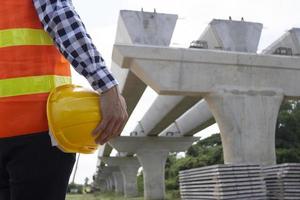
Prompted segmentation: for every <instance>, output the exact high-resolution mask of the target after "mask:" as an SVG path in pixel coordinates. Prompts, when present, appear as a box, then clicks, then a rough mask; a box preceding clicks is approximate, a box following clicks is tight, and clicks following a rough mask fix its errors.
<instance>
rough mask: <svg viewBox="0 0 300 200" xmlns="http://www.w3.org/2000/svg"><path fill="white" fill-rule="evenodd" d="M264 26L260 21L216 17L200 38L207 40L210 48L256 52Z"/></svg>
mask: <svg viewBox="0 0 300 200" xmlns="http://www.w3.org/2000/svg"><path fill="white" fill-rule="evenodd" d="M262 28H263V25H262V24H260V23H253V22H245V21H234V20H221V19H214V20H212V21H211V22H210V23H209V25H208V26H207V28H206V29H205V31H204V32H203V33H202V35H201V36H200V38H199V39H200V40H204V41H206V42H207V44H208V49H222V50H225V51H240V52H256V51H257V47H258V44H259V39H260V35H261V31H262Z"/></svg>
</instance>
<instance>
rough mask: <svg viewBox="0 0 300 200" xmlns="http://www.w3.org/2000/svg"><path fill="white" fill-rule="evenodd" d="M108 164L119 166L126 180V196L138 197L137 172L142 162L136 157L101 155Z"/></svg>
mask: <svg viewBox="0 0 300 200" xmlns="http://www.w3.org/2000/svg"><path fill="white" fill-rule="evenodd" d="M99 159H101V160H103V162H105V163H106V164H108V165H110V166H118V167H119V169H120V171H121V173H122V176H123V180H124V196H125V197H137V196H138V190H137V172H138V169H139V168H140V163H139V161H138V159H137V158H136V157H101V158H99Z"/></svg>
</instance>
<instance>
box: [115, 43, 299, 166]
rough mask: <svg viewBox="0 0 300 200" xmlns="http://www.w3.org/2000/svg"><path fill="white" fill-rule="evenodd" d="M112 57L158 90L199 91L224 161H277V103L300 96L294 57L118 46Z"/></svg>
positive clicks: (193, 93) (297, 66)
mask: <svg viewBox="0 0 300 200" xmlns="http://www.w3.org/2000/svg"><path fill="white" fill-rule="evenodd" d="M113 57H114V58H115V59H116V62H120V65H121V66H123V67H127V64H128V63H130V64H131V65H130V66H131V67H130V69H131V70H132V71H133V72H134V73H135V74H137V76H139V77H140V78H141V79H142V80H144V81H145V82H146V83H147V85H150V86H151V87H152V88H154V89H155V90H156V91H157V92H158V93H160V94H166V95H170V94H176V95H199V96H203V97H204V98H205V99H206V101H207V103H208V105H209V107H210V109H211V111H212V113H213V115H214V117H215V119H216V121H217V123H218V124H219V127H220V130H221V136H222V143H223V145H224V158H225V163H249V162H251V163H253V164H273V163H275V156H274V155H275V143H274V138H275V135H274V134H275V131H274V130H275V123H276V119H277V114H278V110H279V106H280V104H281V101H282V99H283V98H284V97H286V98H299V96H300V88H299V87H298V83H299V77H300V59H299V58H298V57H291V56H284V57H283V56H275V55H257V54H252V53H236V52H234V53H233V52H224V51H214V50H201V49H200V50H199V49H197V50H193V49H184V48H166V47H147V46H139V47H134V46H121V45H115V49H114V56H113ZM183 69H184V70H183ZM233 138H234V139H233Z"/></svg>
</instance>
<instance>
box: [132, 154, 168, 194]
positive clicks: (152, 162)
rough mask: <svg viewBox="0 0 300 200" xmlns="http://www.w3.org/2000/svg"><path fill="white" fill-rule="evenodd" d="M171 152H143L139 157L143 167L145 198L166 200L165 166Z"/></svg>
mask: <svg viewBox="0 0 300 200" xmlns="http://www.w3.org/2000/svg"><path fill="white" fill-rule="evenodd" d="M168 155H169V151H166V150H155V149H154V150H142V151H138V153H137V157H138V159H139V161H140V163H141V164H142V166H143V174H144V198H145V199H146V200H148V199H151V200H160V199H164V198H165V164H166V160H167V157H168Z"/></svg>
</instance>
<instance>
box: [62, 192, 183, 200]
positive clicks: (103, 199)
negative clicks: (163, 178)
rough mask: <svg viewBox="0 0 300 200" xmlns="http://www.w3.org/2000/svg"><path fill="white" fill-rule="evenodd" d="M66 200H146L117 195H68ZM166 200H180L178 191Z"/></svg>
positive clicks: (168, 193) (170, 193) (169, 194)
mask: <svg viewBox="0 0 300 200" xmlns="http://www.w3.org/2000/svg"><path fill="white" fill-rule="evenodd" d="M66 200H144V197H142V196H141V197H137V198H125V197H123V196H122V195H118V194H115V193H107V192H106V193H99V194H82V195H79V194H78V195H77V194H75V195H67V198H66ZM166 200H180V198H179V194H178V191H171V192H167V199H166Z"/></svg>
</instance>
